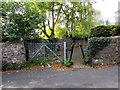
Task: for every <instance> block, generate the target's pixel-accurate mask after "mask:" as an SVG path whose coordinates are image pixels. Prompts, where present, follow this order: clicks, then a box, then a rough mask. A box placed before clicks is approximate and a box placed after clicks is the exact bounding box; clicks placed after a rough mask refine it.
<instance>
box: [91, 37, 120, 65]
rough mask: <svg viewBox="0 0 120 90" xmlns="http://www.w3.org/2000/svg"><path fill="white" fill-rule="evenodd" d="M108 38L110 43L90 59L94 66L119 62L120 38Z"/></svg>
mask: <svg viewBox="0 0 120 90" xmlns="http://www.w3.org/2000/svg"><path fill="white" fill-rule="evenodd" d="M110 38H111V39H112V41H111V43H110V44H109V45H108V46H107V47H105V48H104V49H103V50H102V51H100V52H99V53H98V54H96V56H95V57H94V58H92V62H93V63H94V64H100V65H107V64H115V63H119V62H120V36H115V37H110Z"/></svg>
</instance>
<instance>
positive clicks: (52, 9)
mask: <svg viewBox="0 0 120 90" xmlns="http://www.w3.org/2000/svg"><path fill="white" fill-rule="evenodd" d="M36 5H37V6H38V7H39V9H40V10H41V11H42V12H43V13H44V14H45V15H46V20H45V21H43V23H42V25H40V30H42V32H43V33H44V35H45V36H46V37H47V38H52V37H56V35H55V34H56V33H55V28H56V26H60V28H59V29H58V31H59V30H61V28H62V27H61V25H63V26H64V28H66V29H65V31H63V32H64V33H65V34H64V35H66V37H76V36H77V37H78V36H79V37H85V36H86V35H89V33H90V28H91V27H93V26H95V24H96V17H97V15H95V14H94V11H95V10H94V8H93V6H92V5H93V2H91V1H90V0H89V1H88V0H87V1H85V2H68V3H59V2H39V3H36ZM83 34H85V35H83ZM81 35H82V36H81Z"/></svg>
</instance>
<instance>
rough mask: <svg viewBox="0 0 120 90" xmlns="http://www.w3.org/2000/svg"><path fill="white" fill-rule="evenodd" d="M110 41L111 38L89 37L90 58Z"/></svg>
mask: <svg viewBox="0 0 120 90" xmlns="http://www.w3.org/2000/svg"><path fill="white" fill-rule="evenodd" d="M110 42H111V38H107V37H92V38H91V39H89V42H88V43H89V44H88V50H89V56H90V58H92V57H94V56H95V55H96V54H97V53H98V52H99V51H101V50H103V49H104V48H105V47H106V46H108V45H109V44H110Z"/></svg>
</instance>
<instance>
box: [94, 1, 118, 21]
mask: <svg viewBox="0 0 120 90" xmlns="http://www.w3.org/2000/svg"><path fill="white" fill-rule="evenodd" d="M119 1H120V0H98V1H97V3H96V4H95V5H94V8H95V9H97V10H99V11H101V16H102V17H103V20H104V21H106V20H109V21H110V22H115V18H114V16H115V12H116V11H118V2H119Z"/></svg>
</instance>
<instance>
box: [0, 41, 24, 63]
mask: <svg viewBox="0 0 120 90" xmlns="http://www.w3.org/2000/svg"><path fill="white" fill-rule="evenodd" d="M1 44H2V61H3V62H8V63H22V62H23V61H26V58H25V47H24V44H23V43H1Z"/></svg>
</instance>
